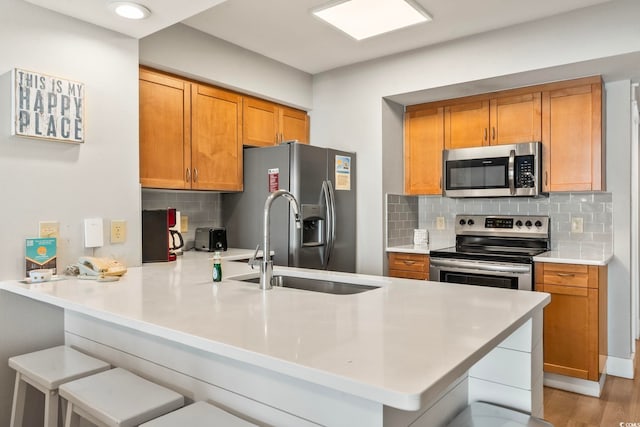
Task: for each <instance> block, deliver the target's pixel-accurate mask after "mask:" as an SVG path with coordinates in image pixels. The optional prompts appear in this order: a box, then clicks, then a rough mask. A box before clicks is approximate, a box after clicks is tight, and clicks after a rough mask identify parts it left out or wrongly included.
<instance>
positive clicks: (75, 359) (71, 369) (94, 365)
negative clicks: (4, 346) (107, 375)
mask: <svg viewBox="0 0 640 427" xmlns="http://www.w3.org/2000/svg"><path fill="white" fill-rule="evenodd" d="M9 366H10V367H11V368H13V369H15V371H16V382H15V387H14V390H13V405H12V407H11V423H10V426H11V427H21V426H22V419H23V415H24V405H25V396H26V392H27V384H30V385H32V386H33V387H35V388H36V389H37V390H38V391H40V392H41V393H43V394H44V427H55V426H57V425H58V402H59V399H58V387H60V385H61V384H63V383H65V382H68V381H73V380H76V379H78V378H82V377H84V376H87V375H92V374H95V373H97V372H102V371H105V370H107V369H110V368H111V366H109V364H108V363H106V362H103V361H102V360H98V359H96V358H94V357H91V356H87V355H86V354H84V353H80V352H79V351H76V350H74V349H72V348H70V347H66V346H64V345H61V346H58V347H52V348H48V349H45V350H40V351H35V352H33V353H27V354H22V355H20V356H14V357H11V358H9Z"/></svg>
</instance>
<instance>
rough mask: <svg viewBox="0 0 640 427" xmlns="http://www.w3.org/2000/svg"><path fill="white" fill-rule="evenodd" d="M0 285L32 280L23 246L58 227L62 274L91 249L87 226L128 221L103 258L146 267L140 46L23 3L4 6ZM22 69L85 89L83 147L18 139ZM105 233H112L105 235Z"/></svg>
mask: <svg viewBox="0 0 640 427" xmlns="http://www.w3.org/2000/svg"><path fill="white" fill-rule="evenodd" d="M0 40H2V51H1V55H0V76H1V77H0V97H1V99H2V101H1V102H0V182H1V183H2V184H1V185H0V195H1V198H2V209H0V224H2V225H3V228H4V229H5V230H6V231H8V232H5V233H4V234H3V239H2V245H0V279H12V278H21V277H24V274H25V273H24V251H25V238H28V237H37V233H38V221H39V220H57V221H59V222H60V229H61V241H60V242H59V247H58V252H59V258H58V266H59V267H62V268H64V266H66V265H68V264H69V263H71V262H74V261H75V260H76V259H77V257H78V256H79V255H80V254H83V253H84V254H90V253H91V252H90V250H85V249H84V246H83V228H82V220H83V218H87V217H94V216H102V217H103V218H104V219H105V220H107V219H111V218H114V219H124V220H126V221H127V225H128V238H127V242H126V243H124V244H118V245H110V244H109V243H108V237H109V236H108V234H106V235H105V240H106V242H107V244H106V246H105V247H103V248H101V249H98V250H96V252H95V253H96V254H97V255H113V256H115V257H117V258H120V259H122V260H124V261H125V262H126V263H127V264H129V265H135V264H139V263H140V224H139V223H140V219H139V218H140V191H139V186H138V181H139V179H138V42H137V41H136V40H134V39H131V38H129V37H126V36H122V35H119V34H116V33H113V32H110V31H106V30H103V29H101V28H98V27H95V26H93V25H89V24H86V23H83V22H80V21H77V20H75V19H72V18H68V17H64V16H62V15H59V14H57V13H53V12H50V11H47V10H45V9H42V8H40V7H37V6H33V5H31V4H29V3H26V2H24V1H22V0H3V1H2V2H0ZM15 67H17V68H23V69H27V70H31V71H35V72H40V73H44V74H49V75H53V76H57V77H61V78H65V79H70V80H76V81H79V82H82V83H84V84H85V88H86V96H85V104H86V110H85V121H86V123H85V129H86V132H85V135H86V138H85V140H86V142H85V143H84V144H81V145H75V144H65V143H59V142H50V141H40V140H33V139H27V138H19V137H15V136H11V135H10V125H9V124H10V121H9V117H10V100H11V98H10V83H11V82H10V78H9V72H10V70H11V69H12V68H15ZM106 228H107V227H105V229H106Z"/></svg>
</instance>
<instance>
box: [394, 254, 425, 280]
mask: <svg viewBox="0 0 640 427" xmlns="http://www.w3.org/2000/svg"><path fill="white" fill-rule="evenodd" d="M389 276H390V277H400V278H403V279H419V280H429V255H423V254H412V253H403V252H389Z"/></svg>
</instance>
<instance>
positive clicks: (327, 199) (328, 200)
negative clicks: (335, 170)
mask: <svg viewBox="0 0 640 427" xmlns="http://www.w3.org/2000/svg"><path fill="white" fill-rule="evenodd" d="M322 195H323V196H324V201H325V203H326V205H325V209H326V211H327V214H326V216H325V221H326V226H325V230H326V238H325V242H324V256H323V259H322V268H324V269H325V270H326V269H327V268H328V267H329V251H330V248H331V212H332V211H331V195H330V194H329V181H322Z"/></svg>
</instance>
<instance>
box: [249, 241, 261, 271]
mask: <svg viewBox="0 0 640 427" xmlns="http://www.w3.org/2000/svg"><path fill="white" fill-rule="evenodd" d="M259 250H260V244H258V245H256V251H255V252H254V253H253V256H252V257H251V258H250V259H249V266H250V267H251V269H252V270H253V267H255V266H256V265H260V261H258V260H257V259H256V258H257V257H258V251H259Z"/></svg>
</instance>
